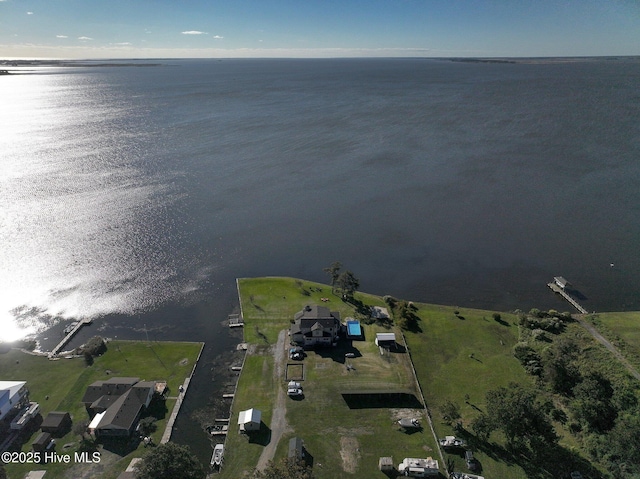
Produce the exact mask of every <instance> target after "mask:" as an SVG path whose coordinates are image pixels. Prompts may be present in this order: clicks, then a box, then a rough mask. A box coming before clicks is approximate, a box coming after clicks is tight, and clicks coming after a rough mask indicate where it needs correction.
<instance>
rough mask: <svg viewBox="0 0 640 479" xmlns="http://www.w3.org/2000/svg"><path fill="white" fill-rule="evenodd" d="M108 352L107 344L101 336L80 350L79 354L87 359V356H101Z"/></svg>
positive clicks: (92, 339)
mask: <svg viewBox="0 0 640 479" xmlns="http://www.w3.org/2000/svg"><path fill="white" fill-rule="evenodd" d="M106 351H107V344H106V343H105V342H104V339H102V338H101V337H100V336H94V337H93V338H91V339H90V340H89V341H87V342H86V343H85V344H84V345H82V346H80V347H79V348H78V351H77V352H78V353H79V354H82V355H84V356H85V357H86V355H87V354H89V355H91V356H100V355H101V354H104V353H105V352H106Z"/></svg>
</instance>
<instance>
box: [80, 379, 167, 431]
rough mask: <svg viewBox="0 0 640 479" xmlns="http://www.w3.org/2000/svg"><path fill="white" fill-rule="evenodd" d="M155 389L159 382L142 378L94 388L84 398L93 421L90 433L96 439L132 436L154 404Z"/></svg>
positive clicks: (95, 385) (106, 383)
mask: <svg viewBox="0 0 640 479" xmlns="http://www.w3.org/2000/svg"><path fill="white" fill-rule="evenodd" d="M155 386H156V383H155V381H140V380H139V379H138V378H110V379H108V380H107V381H96V382H94V383H93V384H90V385H89V387H87V390H86V391H85V394H84V397H83V398H82V402H83V403H84V405H85V407H86V408H87V412H88V413H89V415H90V416H91V417H92V421H91V424H89V429H90V432H91V433H92V434H94V435H95V436H96V437H102V436H127V437H128V436H129V435H131V433H132V432H133V431H134V429H135V427H136V425H137V423H138V419H140V416H141V414H142V412H143V411H144V410H145V409H146V408H147V407H149V404H150V403H151V399H152V398H153V393H154V392H155Z"/></svg>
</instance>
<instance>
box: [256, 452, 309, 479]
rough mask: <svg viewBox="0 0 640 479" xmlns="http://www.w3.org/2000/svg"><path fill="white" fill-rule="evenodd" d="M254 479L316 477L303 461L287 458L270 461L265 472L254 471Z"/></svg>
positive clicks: (307, 478)
mask: <svg viewBox="0 0 640 479" xmlns="http://www.w3.org/2000/svg"><path fill="white" fill-rule="evenodd" d="M253 479H314V475H313V471H312V469H311V467H309V466H308V465H307V464H306V463H305V462H304V461H303V460H302V459H295V458H288V457H285V458H282V459H281V460H279V461H277V462H276V461H269V463H268V464H267V467H266V468H265V469H264V470H263V471H257V470H256V471H254V474H253Z"/></svg>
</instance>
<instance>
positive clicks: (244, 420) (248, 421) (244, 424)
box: [238, 408, 262, 432]
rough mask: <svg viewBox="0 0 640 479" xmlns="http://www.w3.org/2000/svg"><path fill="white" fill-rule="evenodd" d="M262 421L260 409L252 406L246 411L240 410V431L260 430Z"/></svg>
mask: <svg viewBox="0 0 640 479" xmlns="http://www.w3.org/2000/svg"><path fill="white" fill-rule="evenodd" d="M261 421H262V412H261V411H259V410H258V409H254V408H251V409H247V410H246V411H240V414H239V415H238V425H239V426H240V432H245V431H257V430H259V429H260V423H261Z"/></svg>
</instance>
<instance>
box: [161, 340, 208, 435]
mask: <svg viewBox="0 0 640 479" xmlns="http://www.w3.org/2000/svg"><path fill="white" fill-rule="evenodd" d="M204 346H205V344H204V343H202V346H201V347H200V352H199V353H198V357H197V358H196V362H195V363H194V365H193V368H192V369H191V374H190V375H189V377H188V378H185V380H184V382H183V383H182V385H181V386H180V389H179V391H178V397H177V398H176V403H175V404H174V406H173V411H171V415H170V416H169V419H168V420H167V426H166V427H165V428H164V432H163V433H162V439H160V444H166V443H167V442H169V440H170V439H171V434H172V433H173V426H174V424H175V422H176V419H177V418H178V413H179V412H180V408H181V407H182V402H183V401H184V397H185V396H186V395H187V389H188V388H189V384H190V383H191V379H192V378H193V375H194V374H195V372H196V367H197V366H198V361H200V356H202V351H204Z"/></svg>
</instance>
